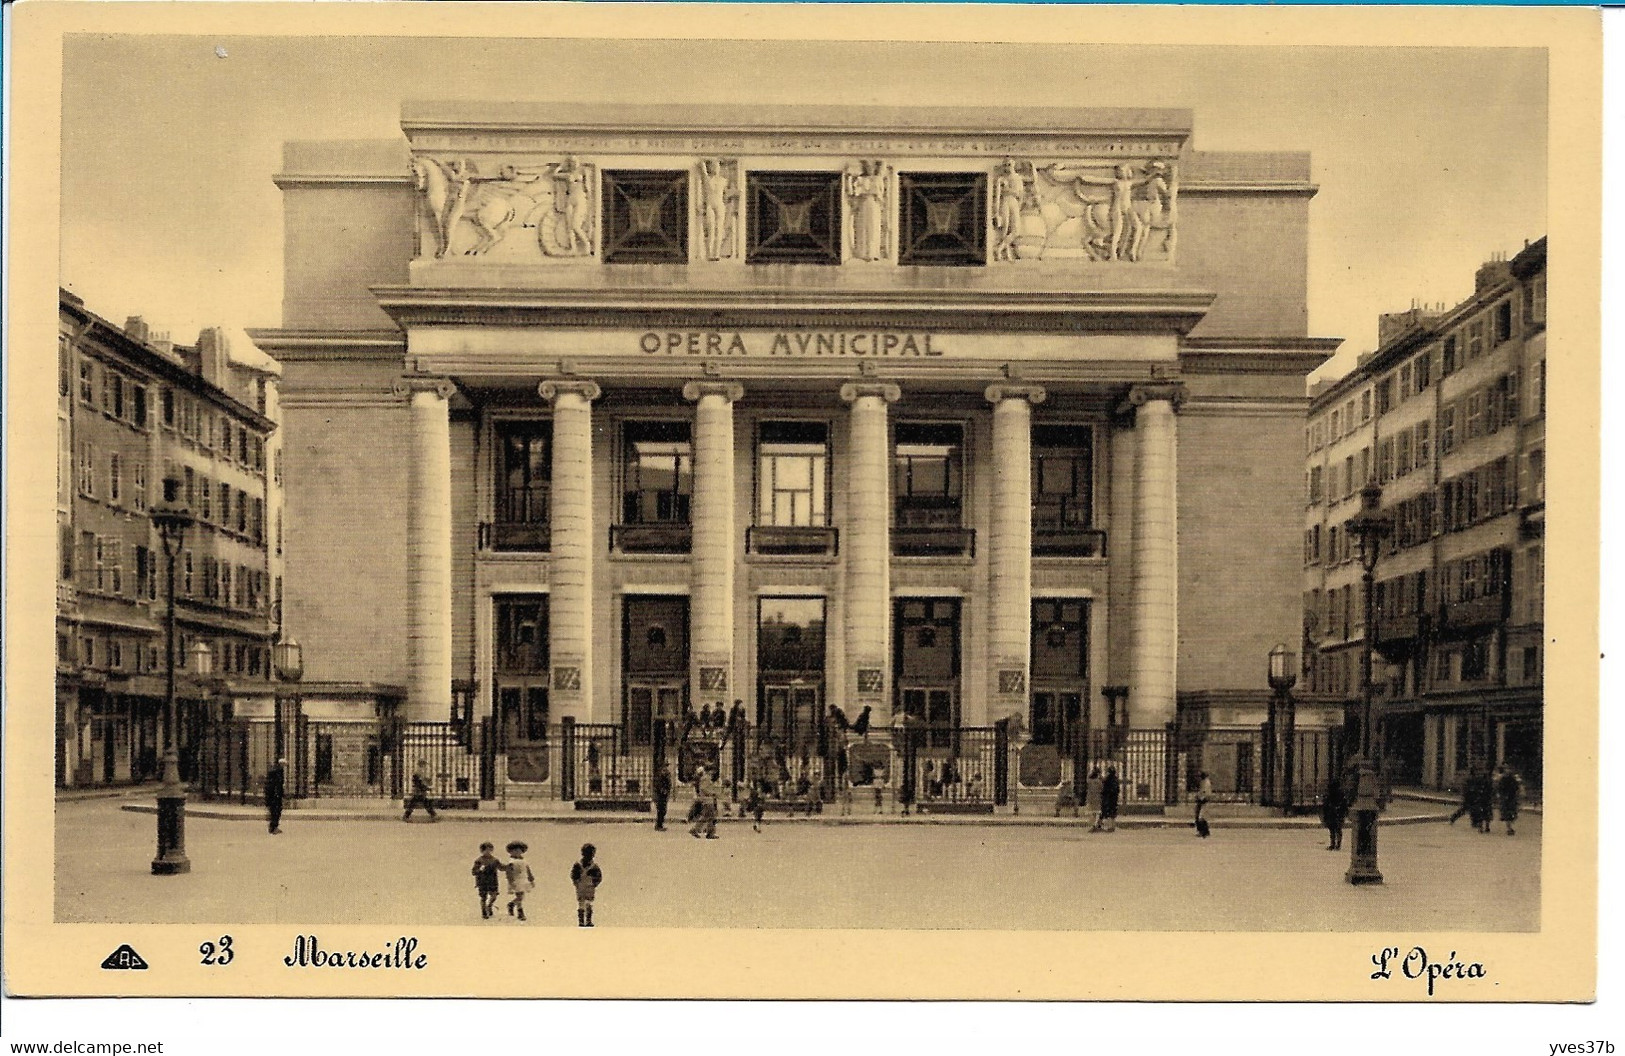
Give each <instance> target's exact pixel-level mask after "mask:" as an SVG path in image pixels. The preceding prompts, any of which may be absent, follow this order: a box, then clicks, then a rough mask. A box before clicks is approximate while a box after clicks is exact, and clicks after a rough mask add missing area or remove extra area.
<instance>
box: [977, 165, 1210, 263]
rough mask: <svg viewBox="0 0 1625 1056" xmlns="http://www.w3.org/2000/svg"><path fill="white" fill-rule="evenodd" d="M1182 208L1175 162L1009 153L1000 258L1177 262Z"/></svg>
mask: <svg viewBox="0 0 1625 1056" xmlns="http://www.w3.org/2000/svg"><path fill="white" fill-rule="evenodd" d="M1178 210H1179V170H1178V165H1177V163H1175V162H1172V161H1167V160H1163V159H1151V160H1148V161H1136V162H1120V163H1117V164H1113V165H1086V164H1062V163H1056V164H1049V165H1043V166H1038V165H1035V164H1034V163H1033V162H1031V161H1014V160H1010V159H1006V161H1005V162H1004V164H1003V165H1002V166H1001V167H1000V168H999V171H998V175H997V177H996V179H995V181H994V185H993V217H992V223H993V233H994V247H993V259H994V260H995V261H1012V260H1039V259H1064V258H1069V257H1070V258H1081V259H1086V260H1098V261H1123V262H1131V263H1132V262H1139V261H1163V262H1168V261H1172V260H1173V259H1174V250H1175V247H1176V244H1177V241H1178V231H1179V222H1178Z"/></svg>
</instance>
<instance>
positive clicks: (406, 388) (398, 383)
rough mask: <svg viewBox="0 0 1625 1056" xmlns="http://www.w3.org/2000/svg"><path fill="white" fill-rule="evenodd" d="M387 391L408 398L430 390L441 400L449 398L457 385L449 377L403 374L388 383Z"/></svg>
mask: <svg viewBox="0 0 1625 1056" xmlns="http://www.w3.org/2000/svg"><path fill="white" fill-rule="evenodd" d="M389 391H390V392H392V393H393V394H395V395H396V396H405V397H408V398H410V397H411V396H413V395H414V394H415V393H419V392H432V393H435V394H436V395H438V396H439V397H440V398H441V399H442V400H449V399H451V394H452V393H454V392H456V391H457V386H456V384H455V383H454V382H453V381H452V380H451V379H450V378H441V377H436V376H434V375H430V374H403V375H401V376H400V377H398V378H396V379H395V380H394V381H393V382H391V383H390V386H389Z"/></svg>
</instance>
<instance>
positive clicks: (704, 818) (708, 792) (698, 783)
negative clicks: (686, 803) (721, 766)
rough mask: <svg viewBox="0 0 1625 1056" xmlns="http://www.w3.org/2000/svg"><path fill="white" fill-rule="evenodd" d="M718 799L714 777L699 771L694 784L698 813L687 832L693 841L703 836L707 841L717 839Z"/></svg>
mask: <svg viewBox="0 0 1625 1056" xmlns="http://www.w3.org/2000/svg"><path fill="white" fill-rule="evenodd" d="M720 798H721V791H720V790H719V789H718V788H717V779H716V775H715V774H713V773H711V772H710V771H709V770H704V771H701V772H700V776H699V777H698V778H697V779H696V780H695V782H694V805H695V806H696V807H697V808H698V809H699V813H698V815H697V816H696V817H695V819H694V824H693V826H692V827H690V828H689V830H688V834H689V835H690V836H693V837H694V838H695V839H699V838H700V837H701V836H704V837H705V838H706V839H708V840H714V839H716V838H717V806H718V801H719V800H720ZM690 813H692V811H691V812H690Z"/></svg>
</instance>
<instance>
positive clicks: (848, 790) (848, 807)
mask: <svg viewBox="0 0 1625 1056" xmlns="http://www.w3.org/2000/svg"><path fill="white" fill-rule="evenodd" d="M853 796H854V792H853V790H852V782H851V780H850V779H849V778H848V777H847V776H846V775H844V774H843V775H842V776H841V816H842V817H849V816H851V814H852V799H853Z"/></svg>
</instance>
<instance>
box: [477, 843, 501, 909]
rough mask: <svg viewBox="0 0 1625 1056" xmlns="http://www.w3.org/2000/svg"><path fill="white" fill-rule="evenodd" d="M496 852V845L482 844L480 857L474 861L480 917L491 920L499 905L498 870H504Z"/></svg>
mask: <svg viewBox="0 0 1625 1056" xmlns="http://www.w3.org/2000/svg"><path fill="white" fill-rule="evenodd" d="M494 850H496V844H494V843H482V844H480V856H479V857H478V858H476V859H474V868H473V870H472V872H473V874H474V890H475V891H476V892H477V893H478V894H479V896H480V916H481V917H484V918H485V919H486V920H490V919H491V917H492V916H493V915H494V914H495V913H496V905H497V870H499V869H501V868H502V862H501V861H499V860H498V859H497V856H496V855H495V854H493V853H491V852H492V851H494Z"/></svg>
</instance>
